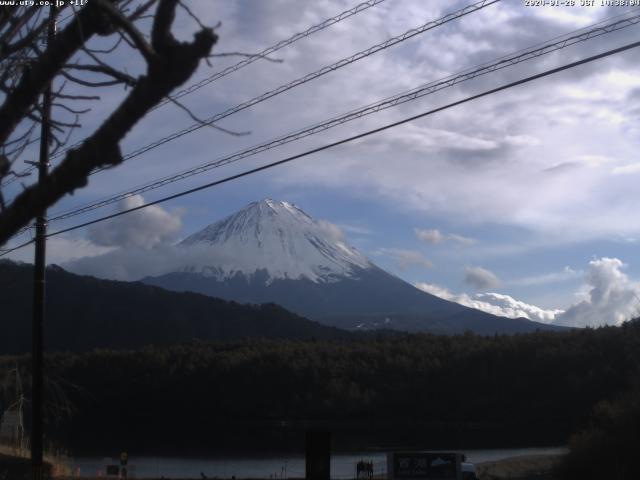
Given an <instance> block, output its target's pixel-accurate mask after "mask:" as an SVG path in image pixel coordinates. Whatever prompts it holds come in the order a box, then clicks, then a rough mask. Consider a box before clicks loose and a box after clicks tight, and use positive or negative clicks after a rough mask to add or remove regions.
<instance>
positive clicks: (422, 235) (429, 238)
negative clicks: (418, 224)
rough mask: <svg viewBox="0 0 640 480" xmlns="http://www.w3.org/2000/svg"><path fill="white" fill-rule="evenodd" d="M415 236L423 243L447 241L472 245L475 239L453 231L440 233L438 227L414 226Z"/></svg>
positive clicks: (434, 243) (435, 243)
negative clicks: (424, 227) (423, 227)
mask: <svg viewBox="0 0 640 480" xmlns="http://www.w3.org/2000/svg"><path fill="white" fill-rule="evenodd" d="M414 232H415V233H416V236H417V237H418V238H419V239H420V240H422V241H423V242H425V243H430V244H433V245H437V244H439V243H444V242H447V241H451V242H455V243H459V244H461V245H473V244H474V243H475V242H476V241H475V240H474V239H473V238H468V237H464V236H462V235H456V234H455V233H448V234H445V233H442V232H441V231H440V230H438V229H422V228H414Z"/></svg>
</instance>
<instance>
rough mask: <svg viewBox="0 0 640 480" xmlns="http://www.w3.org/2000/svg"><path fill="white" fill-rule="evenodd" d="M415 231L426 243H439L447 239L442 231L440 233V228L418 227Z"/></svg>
mask: <svg viewBox="0 0 640 480" xmlns="http://www.w3.org/2000/svg"><path fill="white" fill-rule="evenodd" d="M414 231H415V232H416V236H417V237H418V238H419V239H420V240H422V241H423V242H426V243H431V244H438V243H442V242H443V241H444V239H445V236H444V235H443V234H442V233H440V230H437V229H434V230H426V229H420V228H416V229H415V230H414Z"/></svg>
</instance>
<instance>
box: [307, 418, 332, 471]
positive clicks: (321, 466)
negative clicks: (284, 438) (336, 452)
mask: <svg viewBox="0 0 640 480" xmlns="http://www.w3.org/2000/svg"><path fill="white" fill-rule="evenodd" d="M305 443H306V448H305V479H306V480H329V478H330V476H331V433H330V432H323V431H313V430H311V431H307V433H306V442H305Z"/></svg>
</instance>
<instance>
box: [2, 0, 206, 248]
mask: <svg viewBox="0 0 640 480" xmlns="http://www.w3.org/2000/svg"><path fill="white" fill-rule="evenodd" d="M98 3H99V2H95V3H93V4H92V3H89V4H88V5H87V7H85V8H84V9H82V10H81V11H80V13H79V14H78V17H82V18H83V19H84V21H83V22H82V23H83V29H82V30H83V31H82V33H83V35H84V38H85V40H86V39H88V38H89V36H90V35H92V34H96V33H99V31H101V28H102V27H100V26H96V25H94V24H93V22H104V18H102V17H100V16H99V15H98V14H99V13H100V12H103V11H104V10H102V9H100V7H99V6H97V5H98ZM177 3H178V2H177V0H160V1H159V2H158V7H157V10H156V14H155V17H154V22H153V26H152V31H151V39H152V41H151V46H152V48H153V51H154V52H155V54H156V55H155V56H153V57H147V56H145V59H147V73H146V74H145V75H142V76H140V77H139V78H137V79H136V84H135V86H134V87H133V88H132V89H131V90H130V92H129V94H128V95H127V96H126V98H125V99H124V100H123V101H122V103H121V104H120V105H119V106H118V107H117V108H116V109H115V111H114V112H113V113H112V114H111V115H110V116H109V117H108V118H107V119H106V120H105V121H104V123H103V124H102V125H101V126H100V127H98V129H97V130H96V131H95V132H94V133H93V134H92V135H91V136H89V137H88V138H86V139H85V140H84V141H83V142H82V144H81V145H80V146H79V147H78V148H76V149H72V150H69V151H67V153H66V155H65V158H64V160H63V161H62V162H61V163H60V164H59V165H58V166H57V167H56V168H55V169H53V170H52V171H51V173H50V174H49V175H48V176H47V177H45V178H44V179H43V181H41V182H39V183H37V184H35V185H31V186H29V187H27V188H26V189H25V190H24V191H23V192H22V193H20V194H19V195H18V196H17V197H16V198H15V199H14V200H13V202H12V203H11V204H10V205H8V206H7V207H6V208H5V210H4V211H2V212H1V213H0V245H2V244H4V243H5V242H6V241H7V240H8V239H9V238H11V236H12V235H13V234H15V233H16V232H17V231H18V230H20V229H21V228H22V227H24V226H26V225H28V224H29V222H30V220H31V219H32V218H33V217H34V212H38V211H41V210H43V209H45V208H47V207H48V206H50V205H52V204H53V203H55V202H57V201H58V200H59V199H60V198H62V197H63V196H64V195H66V194H68V193H73V192H74V191H75V190H76V189H78V188H81V187H84V186H85V185H86V184H87V178H88V175H89V174H90V173H91V172H92V171H93V170H95V169H97V168H103V167H110V166H114V165H118V164H119V163H121V162H122V154H121V152H120V146H119V142H120V141H121V140H122V139H123V138H124V136H125V135H126V134H127V133H128V132H129V131H130V130H131V128H133V126H134V125H135V124H136V123H138V122H139V121H140V119H142V118H143V117H144V116H145V115H146V114H147V113H148V112H149V111H150V110H151V108H153V107H154V106H155V105H156V104H158V103H159V102H160V101H161V100H162V99H163V98H164V97H166V96H168V95H169V94H170V93H171V91H172V90H173V89H175V88H176V87H178V86H180V85H182V84H183V83H184V82H186V81H187V80H188V79H189V78H190V77H191V75H193V73H194V72H195V71H196V69H197V67H198V65H199V63H200V61H201V60H203V59H205V58H206V57H207V56H208V55H209V54H210V53H211V49H212V48H213V45H214V44H215V42H216V41H217V36H216V34H215V33H214V32H213V30H212V29H209V28H204V29H201V30H200V31H198V32H197V33H196V34H195V35H194V38H193V41H192V42H179V41H177V40H176V39H175V37H174V36H173V35H172V33H171V26H172V24H173V21H174V18H175V9H176V6H177ZM91 5H96V6H95V7H93V9H90V8H89V6H91ZM75 23H76V22H73V24H75ZM104 28H108V27H104ZM78 30H79V29H78V27H75V26H73V25H70V26H69V27H67V29H65V32H64V33H63V35H65V34H66V35H65V37H64V40H63V39H56V42H54V43H53V44H52V45H51V46H50V47H48V48H47V51H46V52H45V54H44V55H45V57H47V58H46V59H45V58H39V59H38V62H36V65H35V66H34V67H33V68H34V69H37V71H38V72H39V73H40V75H44V76H45V77H46V76H47V75H49V78H50V77H51V76H52V75H53V74H55V73H58V72H60V71H61V68H62V67H63V66H64V65H65V64H66V63H68V59H69V57H70V55H71V54H72V53H74V52H76V51H78V49H79V48H80V46H81V45H80V46H79V45H77V44H76V45H75V46H74V47H73V48H72V47H71V46H70V45H68V44H67V42H68V41H69V40H70V39H71V38H75V39H76V40H77V39H78V38H79V35H80V32H79V31H78ZM49 57H50V58H49ZM39 77H40V76H36V78H31V76H30V81H31V83H30V85H31V86H33V85H37V86H40V85H41V82H40V78H39ZM25 82H26V81H25ZM22 83H24V82H23V81H22V80H21V85H19V87H18V88H20V87H21V86H22ZM25 88H26V87H23V89H22V90H20V91H19V94H20V96H21V97H28V98H19V99H16V100H14V101H13V103H12V104H11V106H10V107H7V105H6V102H5V105H3V106H2V108H0V115H2V114H3V113H4V112H7V114H8V115H9V119H5V116H4V115H2V116H1V117H0V143H2V142H3V141H4V140H5V139H6V137H7V136H8V134H9V133H10V132H11V131H12V130H13V128H14V126H15V125H14V123H15V122H18V121H19V120H20V119H21V118H23V117H24V115H25V114H26V112H28V111H29V108H30V106H31V105H32V104H33V103H34V102H33V100H34V97H35V95H32V94H29V93H27V92H25V91H24V89H25ZM36 95H37V94H36ZM29 100H31V101H30V102H29Z"/></svg>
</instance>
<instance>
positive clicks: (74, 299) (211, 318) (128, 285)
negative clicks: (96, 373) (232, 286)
mask: <svg viewBox="0 0 640 480" xmlns="http://www.w3.org/2000/svg"><path fill="white" fill-rule="evenodd" d="M32 283H33V267H32V265H26V264H16V263H13V262H9V261H2V262H0V312H1V314H0V329H1V331H2V335H0V353H17V352H28V351H30V350H31V312H32V310H31V303H32V295H33V288H32ZM46 295H47V298H46V302H47V304H46V305H47V308H46V320H45V348H46V350H47V351H55V350H71V351H86V350H91V349H93V348H97V347H107V348H132V347H139V346H143V345H150V344H154V345H168V344H174V343H179V342H184V341H190V340H192V339H201V340H230V339H239V338H244V337H265V338H287V339H305V338H316V339H329V338H344V337H347V336H350V335H351V334H349V333H348V332H345V331H343V330H339V329H337V328H332V327H326V326H323V325H320V324H319V323H316V322H312V321H310V320H307V319H305V318H302V317H300V316H298V315H295V314H293V313H291V312H289V311H287V310H285V309H283V308H281V307H279V306H277V305H273V304H266V305H241V304H238V303H235V302H228V301H224V300H219V299H215V298H211V297H207V296H204V295H200V294H195V293H177V292H169V291H167V290H163V289H161V288H159V287H152V286H149V285H144V284H142V283H137V282H135V283H132V282H116V281H110V280H99V279H97V278H93V277H87V276H79V275H74V274H72V273H69V272H66V271H65V270H63V269H62V268H60V267H57V266H52V267H50V268H48V269H47V287H46Z"/></svg>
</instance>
